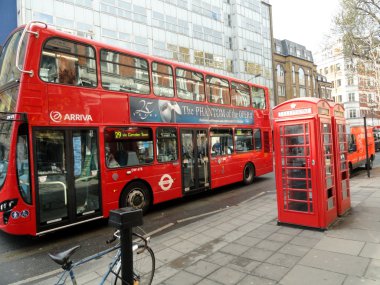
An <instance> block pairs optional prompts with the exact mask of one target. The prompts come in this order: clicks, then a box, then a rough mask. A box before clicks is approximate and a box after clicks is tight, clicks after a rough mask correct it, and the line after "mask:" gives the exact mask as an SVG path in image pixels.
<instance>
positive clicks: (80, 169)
mask: <svg viewBox="0 0 380 285" xmlns="http://www.w3.org/2000/svg"><path fill="white" fill-rule="evenodd" d="M33 136H34V138H33V140H34V156H35V162H36V164H35V177H36V186H37V187H36V193H37V199H36V200H37V219H38V231H39V232H41V231H43V230H47V229H49V228H57V227H60V226H64V225H65V224H72V223H76V222H80V221H82V220H87V219H91V218H95V217H99V216H100V215H101V212H100V201H101V197H100V185H99V177H100V173H99V157H98V153H99V151H98V134H97V131H96V130H95V129H80V130H77V129H76V130H73V129H56V128H55V129H51V128H43V129H42V128H39V129H36V130H35V131H34V133H33Z"/></svg>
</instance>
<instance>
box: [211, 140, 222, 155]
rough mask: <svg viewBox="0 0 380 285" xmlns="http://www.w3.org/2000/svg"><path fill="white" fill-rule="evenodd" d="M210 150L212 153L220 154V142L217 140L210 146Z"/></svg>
mask: <svg viewBox="0 0 380 285" xmlns="http://www.w3.org/2000/svg"><path fill="white" fill-rule="evenodd" d="M212 151H213V154H214V155H220V154H222V146H221V144H220V142H219V141H217V142H216V143H214V145H213V146H212Z"/></svg>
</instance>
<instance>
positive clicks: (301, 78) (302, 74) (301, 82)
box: [298, 67, 305, 86]
mask: <svg viewBox="0 0 380 285" xmlns="http://www.w3.org/2000/svg"><path fill="white" fill-rule="evenodd" d="M298 81H299V85H302V86H305V72H304V71H303V69H302V68H301V67H300V68H299V69H298Z"/></svg>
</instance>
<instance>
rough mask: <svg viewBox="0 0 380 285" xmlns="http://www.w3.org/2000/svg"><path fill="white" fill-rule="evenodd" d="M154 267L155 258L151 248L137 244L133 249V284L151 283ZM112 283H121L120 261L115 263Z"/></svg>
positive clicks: (115, 284)
mask: <svg viewBox="0 0 380 285" xmlns="http://www.w3.org/2000/svg"><path fill="white" fill-rule="evenodd" d="M155 268H156V259H155V257H154V253H153V250H152V249H151V248H150V247H149V246H147V247H145V245H142V244H141V245H139V246H138V248H137V249H136V250H134V251H133V281H134V284H133V285H151V284H152V281H153V276H154V271H155ZM115 273H116V275H115V280H114V282H113V284H114V285H121V284H122V282H121V261H120V260H119V261H118V263H117V264H116V269H115Z"/></svg>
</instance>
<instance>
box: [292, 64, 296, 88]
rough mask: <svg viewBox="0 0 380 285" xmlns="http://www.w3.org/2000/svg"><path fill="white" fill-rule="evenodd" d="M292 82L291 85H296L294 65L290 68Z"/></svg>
mask: <svg viewBox="0 0 380 285" xmlns="http://www.w3.org/2000/svg"><path fill="white" fill-rule="evenodd" d="M292 80H293V84H296V70H295V67H294V65H293V66H292Z"/></svg>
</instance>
